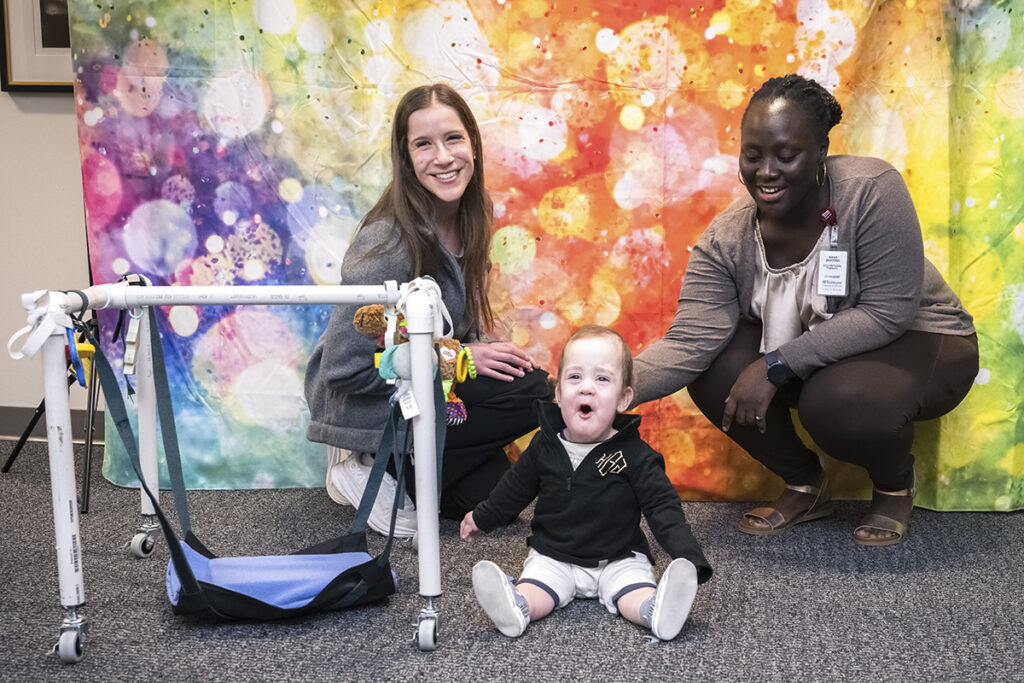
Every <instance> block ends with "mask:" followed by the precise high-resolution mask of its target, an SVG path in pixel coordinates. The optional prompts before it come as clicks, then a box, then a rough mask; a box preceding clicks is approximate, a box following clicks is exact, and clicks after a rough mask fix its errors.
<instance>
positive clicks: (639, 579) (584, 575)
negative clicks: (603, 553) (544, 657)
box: [516, 548, 658, 614]
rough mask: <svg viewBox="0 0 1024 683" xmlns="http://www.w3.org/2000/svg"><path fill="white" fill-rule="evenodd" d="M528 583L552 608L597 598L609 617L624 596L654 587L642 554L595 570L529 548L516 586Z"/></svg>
mask: <svg viewBox="0 0 1024 683" xmlns="http://www.w3.org/2000/svg"><path fill="white" fill-rule="evenodd" d="M524 582H525V583H532V584H534V585H536V586H539V587H540V588H543V589H544V590H546V591H547V592H548V594H549V595H550V596H551V597H552V598H555V609H560V608H562V607H565V606H566V605H568V604H569V603H570V602H572V601H573V599H574V598H597V599H598V600H599V601H600V602H601V604H602V605H604V606H605V609H607V610H608V611H609V612H611V613H612V614H618V613H619V610H618V609H617V608H616V606H615V603H616V602H617V601H618V599H619V598H621V597H622V596H623V595H625V594H626V593H629V592H630V591H633V590H636V589H637V588H643V587H645V586H650V587H651V588H657V586H658V582H657V580H656V579H655V578H654V568H653V567H652V566H651V562H650V560H648V559H647V556H646V555H644V554H643V553H637V552H634V553H633V557H625V558H623V559H621V560H614V561H612V562H609V561H608V560H605V561H603V562H601V564H599V565H598V566H596V567H581V566H579V565H575V564H570V563H568V562H561V561H559V560H554V559H552V558H550V557H547V556H545V555H541V554H540V553H538V552H537V551H536V550H534V549H533V548H530V554H529V555H527V556H526V561H525V562H523V573H522V575H521V576H520V577H519V581H517V582H516V583H524Z"/></svg>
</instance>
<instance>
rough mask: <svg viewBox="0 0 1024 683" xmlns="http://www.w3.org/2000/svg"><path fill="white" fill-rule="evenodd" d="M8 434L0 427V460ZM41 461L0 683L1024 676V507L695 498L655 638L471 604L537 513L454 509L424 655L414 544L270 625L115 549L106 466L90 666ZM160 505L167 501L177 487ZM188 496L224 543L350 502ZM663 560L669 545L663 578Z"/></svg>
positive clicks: (88, 539) (13, 504)
mask: <svg viewBox="0 0 1024 683" xmlns="http://www.w3.org/2000/svg"><path fill="white" fill-rule="evenodd" d="M12 447H13V442H11V441H2V442H0V458H2V459H3V460H6V458H7V455H8V454H9V453H10V451H11V449H12ZM76 453H77V454H79V455H80V454H81V447H80V446H79V447H76ZM95 469H96V470H98V469H99V468H98V463H97V467H96V468H95ZM48 470H49V468H48V460H47V455H46V447H45V444H41V443H31V444H29V445H28V446H27V447H26V448H25V450H24V451H23V452H22V453H21V455H20V456H19V458H18V460H17V462H15V464H14V466H13V468H12V470H11V471H10V472H9V473H7V474H2V475H0V652H2V654H0V680H3V681H42V680H46V681H61V680H95V681H142V680H171V681H199V680H202V681H288V680H294V681H328V680H330V681H339V680H340V681H349V680H351V681H380V680H396V681H449V680H454V681H506V680H507V681H535V680H570V679H572V680H597V681H606V680H607V681H627V680H628V681H634V680H645V679H646V680H673V681H676V680H678V681H698V680H700V681H704V680H712V681H793V680H811V681H854V680H856V681H1013V680H1017V681H1021V680H1024V673H1022V672H1021V670H1020V668H1021V667H1020V665H1021V662H1022V660H1024V610H1022V608H1021V601H1022V597H1024V517H1022V515H1021V513H1005V514H996V513H938V512H930V511H927V510H921V509H918V510H916V511H915V516H914V520H913V524H912V527H911V533H910V537H909V539H908V540H907V542H905V543H903V544H902V545H900V546H897V547H894V548H886V549H867V548H860V547H858V546H856V545H855V544H854V543H853V540H852V537H851V532H852V529H853V527H854V525H855V523H856V521H857V519H858V518H859V516H860V515H861V514H862V513H863V512H864V508H865V506H866V503H864V502H862V501H849V502H842V503H840V505H839V509H838V512H837V514H835V515H834V516H833V517H831V518H829V519H826V520H822V521H817V522H814V523H808V524H805V525H801V526H798V527H795V528H794V529H792V530H791V531H790V532H788V533H785V534H782V535H779V536H776V537H769V538H752V537H750V536H747V535H745V534H742V533H740V532H739V531H737V530H736V521H737V519H738V518H739V516H740V515H741V514H742V512H743V511H745V510H746V509H748V508H749V507H750V505H749V504H745V503H692V502H687V503H684V504H683V505H684V509H685V511H686V514H687V516H688V518H689V520H690V523H691V525H692V526H693V529H694V531H695V533H696V534H697V536H698V538H699V539H700V541H701V542H702V544H704V547H705V551H706V554H707V556H708V558H709V560H710V561H711V563H712V565H713V566H714V568H715V576H714V578H713V579H712V580H711V581H710V582H708V583H706V584H704V585H703V586H702V587H701V588H700V590H699V591H698V593H697V599H696V601H695V602H694V606H693V610H692V612H691V614H690V619H689V621H688V622H687V624H686V626H685V627H684V629H683V632H682V634H681V635H680V636H679V638H678V639H676V640H675V641H672V642H665V643H661V642H655V643H651V642H649V641H648V640H647V639H646V638H645V637H644V636H645V631H644V630H642V629H640V628H639V627H637V626H634V625H632V624H630V623H628V622H627V621H625V620H623V619H622V618H620V617H615V616H612V615H611V614H608V613H607V612H606V611H604V610H603V608H601V606H600V605H599V604H597V602H596V601H590V600H579V601H576V602H574V603H572V604H571V605H569V606H568V607H566V608H565V609H563V610H560V611H558V612H556V613H555V614H553V615H552V616H550V617H548V618H547V619H544V620H542V621H539V622H537V623H535V624H532V625H531V626H530V628H529V630H528V631H527V632H526V634H525V635H524V636H522V637H521V638H518V639H515V640H510V639H508V638H505V637H504V636H502V635H501V634H499V633H498V632H497V631H495V630H494V628H493V627H492V625H491V623H490V622H489V620H488V619H487V617H486V616H485V615H484V614H483V612H482V611H481V610H480V609H479V607H478V606H477V604H476V601H475V599H474V597H473V593H472V587H471V584H470V572H471V569H472V566H473V564H474V563H475V562H476V561H477V560H480V559H491V560H494V561H496V562H498V564H500V565H501V566H502V567H504V568H505V569H506V570H507V571H508V572H509V573H511V574H517V573H518V571H519V569H520V567H521V563H522V560H523V558H524V557H525V555H526V550H527V549H526V545H525V542H524V539H525V537H526V535H527V533H528V530H529V510H528V511H527V512H526V513H524V515H523V516H522V518H521V519H520V520H519V521H518V522H517V523H515V524H514V525H512V526H509V527H507V528H505V529H503V530H501V531H500V532H498V533H495V534H492V535H490V536H488V537H485V538H483V539H481V540H479V541H476V542H474V543H471V544H469V543H465V542H463V541H462V540H460V539H459V537H458V529H457V525H456V524H455V523H454V522H449V521H442V525H441V564H442V581H443V586H444V595H443V596H442V597H441V598H440V599H439V600H438V601H437V605H438V607H439V608H440V610H441V619H442V621H441V629H440V634H439V638H438V647H437V649H436V650H435V651H433V652H421V651H420V650H419V649H417V647H416V646H415V644H414V641H413V635H414V632H415V622H416V617H417V615H418V614H419V612H420V610H421V608H422V607H423V606H424V605H425V600H424V599H423V598H421V597H420V596H419V594H418V585H417V578H416V576H417V574H416V573H417V556H416V554H415V552H414V550H413V548H412V546H411V544H410V543H409V542H404V543H399V544H398V545H397V547H396V548H395V550H394V552H393V557H392V566H393V568H394V570H395V571H396V572H397V574H398V577H399V588H398V593H397V594H396V595H394V596H392V597H390V598H389V599H388V600H387V601H386V602H385V603H381V604H376V605H371V606H367V607H361V608H357V609H351V610H347V611H340V612H333V613H325V614H319V615H316V616H313V617H309V618H305V619H301V620H294V621H288V622H279V623H230V624H212V623H208V622H200V621H197V620H194V619H187V618H182V617H176V616H174V615H173V614H172V613H171V609H170V605H169V604H168V601H167V597H166V593H165V592H164V572H165V569H166V564H167V552H166V551H167V548H166V545H165V543H164V541H163V540H162V539H161V540H160V542H159V544H158V545H157V548H156V550H155V552H154V553H153V555H152V556H151V557H150V558H146V559H136V558H133V557H132V556H130V554H129V553H128V551H127V550H126V549H125V545H126V543H127V542H128V541H129V540H130V539H131V537H132V536H133V534H134V532H135V529H136V527H137V526H138V524H139V522H140V520H141V517H140V514H139V493H138V491H137V490H133V489H122V488H118V487H115V486H113V485H111V484H110V483H109V482H107V481H106V480H104V479H102V477H100V476H99V475H98V474H94V475H93V478H92V489H91V491H92V493H91V501H90V510H89V512H88V514H85V515H83V516H82V522H81V532H82V539H83V547H84V553H83V559H84V571H85V583H86V586H85V588H86V605H85V607H84V608H83V610H82V614H83V615H84V616H85V617H86V618H87V619H88V622H89V629H88V631H87V633H86V634H85V637H84V646H85V651H84V655H83V658H82V660H81V661H80V662H79V663H77V664H71V665H65V664H62V663H61V662H60V660H59V658H58V657H57V655H55V654H52V653H51V652H50V650H51V648H52V646H53V644H54V643H55V641H56V639H57V635H58V628H59V625H60V621H61V619H62V618H63V611H62V610H61V608H60V600H59V590H58V582H57V569H56V560H55V556H54V539H53V523H52V511H51V498H50V485H49V471H48ZM162 501H163V502H164V503H165V507H166V509H167V511H168V512H169V513H171V512H172V511H173V502H172V500H171V496H170V494H169V492H167V493H165V494H164V495H163V496H162ZM190 501H191V505H192V506H193V526H194V529H195V530H196V532H197V535H198V536H199V537H200V538H201V539H203V540H204V542H205V543H206V544H207V546H208V547H209V548H210V549H211V550H212V551H214V552H215V553H218V554H224V555H242V554H273V553H280V552H288V551H292V550H296V549H299V548H302V547H305V546H307V545H312V544H313V543H315V542H318V541H320V540H324V539H326V538H328V537H330V536H332V535H337V534H338V533H340V532H342V531H343V530H344V529H345V528H346V527H347V524H348V522H349V521H350V520H351V517H352V509H351V508H347V507H342V506H339V505H336V504H334V503H332V502H331V501H330V500H329V498H328V497H327V495H326V493H325V491H324V490H323V489H302V490H296V489H291V490H272V491H271V490H265V491H205V492H192V493H191V494H190ZM370 542H371V549H379V548H380V547H382V545H383V539H382V538H381V537H380V536H377V535H374V534H371V541H370ZM659 551H660V549H659ZM667 561H668V558H667V557H666V556H665V555H664V554H663V553H662V554H660V555H659V556H658V571H659V573H660V571H661V570H662V569H663V568H664V566H665V564H666V563H667Z"/></svg>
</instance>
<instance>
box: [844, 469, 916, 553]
mask: <svg viewBox="0 0 1024 683" xmlns="http://www.w3.org/2000/svg"><path fill="white" fill-rule="evenodd" d="M916 494H917V480H916V479H912V480H911V485H910V488H906V489H901V490H899V491H882V490H880V489H877V488H876V489H874V491H873V492H872V494H871V506H870V507H869V508H868V513H867V514H866V515H864V518H863V519H861V520H860V524H859V525H858V526H857V528H856V529H854V530H853V540H854V541H856V542H857V545H864V546H873V547H879V546H886V545H895V544H897V543H899V542H900V541H902V540H903V539H904V538H906V536H907V526H908V525H909V524H910V514H911V512H913V510H914V496H915V495H916Z"/></svg>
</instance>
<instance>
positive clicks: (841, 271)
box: [818, 249, 849, 296]
mask: <svg viewBox="0 0 1024 683" xmlns="http://www.w3.org/2000/svg"><path fill="white" fill-rule="evenodd" d="M848 256H849V254H847V252H846V251H840V250H837V249H823V250H822V251H820V252H818V294H819V295H820V296H846V289H847V280H848V278H847V274H846V264H847V257H848Z"/></svg>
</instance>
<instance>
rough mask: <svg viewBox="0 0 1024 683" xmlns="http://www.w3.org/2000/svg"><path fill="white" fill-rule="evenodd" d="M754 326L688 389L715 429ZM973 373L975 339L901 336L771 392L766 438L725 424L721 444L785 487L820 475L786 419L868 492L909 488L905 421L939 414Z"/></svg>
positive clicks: (755, 336)
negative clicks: (853, 471) (852, 468)
mask: <svg viewBox="0 0 1024 683" xmlns="http://www.w3.org/2000/svg"><path fill="white" fill-rule="evenodd" d="M760 343H761V325H760V324H759V323H752V322H749V321H746V322H744V321H741V322H740V324H739V326H738V328H737V330H736V334H735V335H734V336H733V338H732V340H731V341H730V342H729V345H728V346H727V347H726V348H725V350H724V351H722V353H721V354H720V355H719V356H718V358H717V359H716V360H715V361H714V362H713V363H712V364H711V367H710V368H708V369H707V370H706V371H705V372H704V373H703V374H702V375H701V376H700V377H698V378H697V379H696V380H694V381H693V382H692V383H691V384H690V386H689V392H690V396H691V398H692V399H693V401H694V403H696V404H697V407H698V408H700V410H701V412H703V413H704V415H705V416H706V417H707V418H708V419H709V420H711V422H712V423H714V424H715V425H716V426H719V427H721V424H722V412H723V411H724V409H725V398H726V397H727V396H728V395H729V392H730V390H731V389H732V386H733V384H734V383H735V381H736V378H737V377H738V376H739V374H740V372H741V371H742V370H743V369H744V368H746V367H747V366H748V365H749V364H750V363H752V362H753V361H754V360H756V359H757V358H760V357H761V353H760V351H759V350H758V349H759V347H760ZM977 374H978V337H977V335H974V334H972V335H970V336H966V337H965V336H956V335H948V334H933V333H928V332H906V333H905V334H903V335H902V336H901V337H899V338H898V339H896V340H895V341H893V342H891V343H890V344H887V345H886V346H883V347H881V348H879V349H875V350H874V351H868V352H867V353H862V354H858V355H856V356H850V357H849V358H844V359H842V360H840V361H837V362H835V363H833V364H831V365H828V366H825V367H823V368H819V369H818V370H815V371H814V372H813V373H811V375H809V376H808V377H807V378H806V379H804V380H802V381H801V380H799V379H798V380H794V381H793V382H791V383H790V384H788V385H786V386H785V387H783V388H782V389H780V390H779V391H778V392H777V393H776V395H775V398H774V399H773V401H772V404H771V406H770V407H769V408H768V411H767V412H766V416H765V417H766V420H767V430H766V432H765V433H764V434H761V433H760V432H759V431H758V430H757V429H756V428H754V427H753V426H749V427H744V426H742V425H738V424H735V423H734V424H733V426H732V427H731V428H730V429H729V433H728V434H729V437H730V438H731V439H732V440H733V441H735V442H736V443H737V444H738V445H739V446H740V447H741V448H743V449H744V450H745V451H746V452H747V453H749V454H750V455H751V456H753V457H754V458H756V459H757V460H759V461H760V462H761V463H762V464H763V465H764V466H765V467H767V468H768V469H770V470H771V471H773V472H775V473H776V474H778V475H779V476H780V477H782V479H783V480H784V481H785V482H786V483H787V484H791V485H794V486H801V485H806V484H811V483H813V482H814V481H815V479H816V478H817V477H818V475H819V474H820V472H821V466H820V464H819V462H818V457H817V455H815V454H814V452H813V451H811V450H810V449H809V448H808V447H807V446H806V445H804V443H803V442H802V441H801V440H800V437H799V436H797V433H796V429H795V428H794V426H793V420H792V417H791V415H790V412H789V411H790V408H796V409H797V413H798V415H799V417H800V423H801V424H802V425H803V427H804V429H806V430H807V433H808V434H809V435H810V436H811V438H812V439H814V443H815V444H817V445H818V446H819V447H820V448H821V449H822V450H823V451H824V452H825V453H827V454H828V455H829V456H831V457H833V458H835V459H837V460H842V461H844V462H850V463H854V464H856V465H860V466H861V467H863V468H865V469H866V470H867V472H868V474H869V475H870V476H871V480H872V481H873V482H874V484H875V486H877V487H878V488H881V489H884V490H890V491H895V490H899V489H903V488H906V487H907V486H909V485H910V482H911V478H912V471H913V465H914V456H913V455H911V453H910V448H911V444H912V443H913V441H914V422H915V421H919V420H930V419H934V418H937V417H939V416H941V415H945V414H946V413H948V412H949V411H951V410H952V409H953V408H955V407H956V406H957V405H958V404H959V403H960V401H962V400H963V398H964V397H965V396H966V395H967V392H968V390H969V389H970V388H971V385H972V384H973V382H974V378H975V377H976V376H977Z"/></svg>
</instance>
